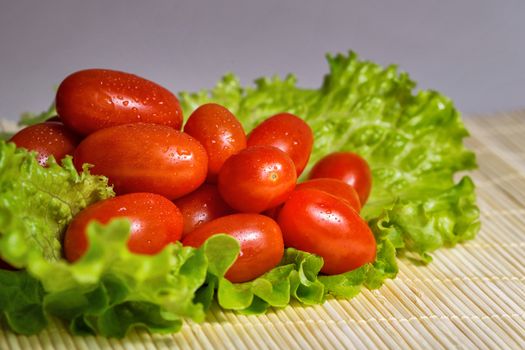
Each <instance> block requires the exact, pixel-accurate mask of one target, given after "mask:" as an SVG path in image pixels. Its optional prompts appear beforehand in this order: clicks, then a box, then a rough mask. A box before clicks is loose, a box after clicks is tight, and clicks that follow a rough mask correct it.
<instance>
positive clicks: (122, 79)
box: [56, 69, 182, 135]
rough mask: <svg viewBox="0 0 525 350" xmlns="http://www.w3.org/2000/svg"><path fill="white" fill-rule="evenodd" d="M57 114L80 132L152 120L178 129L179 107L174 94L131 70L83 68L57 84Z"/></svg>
mask: <svg viewBox="0 0 525 350" xmlns="http://www.w3.org/2000/svg"><path fill="white" fill-rule="evenodd" d="M56 108H57V112H58V115H59V116H60V118H61V119H62V121H63V122H64V124H66V125H67V126H68V127H70V128H71V129H72V130H74V131H76V132H78V133H79V134H82V135H87V134H90V133H92V132H94V131H96V130H99V129H103V128H107V127H110V126H115V125H122V124H128V123H137V122H143V123H155V124H162V125H167V126H171V127H173V128H175V129H177V130H180V128H181V126H182V109H181V107H180V104H179V100H177V97H175V95H174V94H172V93H171V92H169V91H168V90H166V89H165V88H163V87H162V86H159V85H157V84H155V83H154V82H151V81H149V80H146V79H144V78H141V77H138V76H136V75H133V74H129V73H124V72H119V71H114V70H108V69H86V70H81V71H78V72H76V73H73V74H71V75H70V76H68V77H67V78H66V79H64V81H62V83H61V84H60V86H59V87H58V91H57V95H56Z"/></svg>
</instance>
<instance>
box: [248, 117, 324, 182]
mask: <svg viewBox="0 0 525 350" xmlns="http://www.w3.org/2000/svg"><path fill="white" fill-rule="evenodd" d="M313 142H314V135H313V132H312V129H311V128H310V126H309V125H308V124H306V122H305V121H304V120H302V119H301V118H299V117H297V116H295V115H293V114H290V113H279V114H276V115H274V116H272V117H270V118H268V119H266V120H265V121H263V122H262V123H261V124H259V125H258V126H257V127H255V128H254V129H253V130H252V131H251V132H250V134H249V135H248V147H251V146H264V145H266V146H274V147H277V148H279V149H280V150H281V151H283V152H285V153H286V154H288V155H289V156H290V158H292V160H293V162H294V164H295V169H296V171H297V177H299V176H300V175H301V173H302V172H303V170H304V168H305V167H306V164H307V163H308V159H310V154H311V153H312V146H313Z"/></svg>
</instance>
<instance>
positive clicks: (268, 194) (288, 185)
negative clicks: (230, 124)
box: [219, 146, 297, 213]
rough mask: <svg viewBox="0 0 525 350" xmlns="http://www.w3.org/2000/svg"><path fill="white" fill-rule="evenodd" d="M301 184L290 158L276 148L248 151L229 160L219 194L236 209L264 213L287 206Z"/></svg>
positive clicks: (267, 147) (221, 174)
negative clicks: (285, 203)
mask: <svg viewBox="0 0 525 350" xmlns="http://www.w3.org/2000/svg"><path fill="white" fill-rule="evenodd" d="M296 180H297V176H296V171H295V166H294V164H293V162H292V160H291V159H290V157H289V156H288V155H287V154H286V153H284V152H283V151H281V150H280V149H278V148H275V147H272V146H254V147H248V148H245V149H244V150H242V151H241V152H239V153H237V154H236V155H233V156H231V157H230V158H228V159H227V160H226V162H225V163H224V165H223V166H222V168H221V171H220V172H219V192H220V194H221V196H222V198H223V199H224V200H225V201H226V203H228V204H229V205H230V206H231V207H232V208H234V209H236V210H238V211H241V212H248V213H260V212H262V211H264V210H266V209H270V208H272V207H275V206H277V205H279V204H281V203H283V202H284V201H285V200H286V198H288V195H289V194H290V193H291V192H292V191H293V189H294V187H295V182H296Z"/></svg>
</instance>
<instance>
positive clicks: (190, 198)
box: [174, 184, 233, 237]
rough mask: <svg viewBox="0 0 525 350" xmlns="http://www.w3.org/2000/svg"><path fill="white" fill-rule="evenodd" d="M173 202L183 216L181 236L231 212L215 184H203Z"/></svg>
mask: <svg viewBox="0 0 525 350" xmlns="http://www.w3.org/2000/svg"><path fill="white" fill-rule="evenodd" d="M174 203H175V204H176V205H177V207H178V208H179V209H180V211H181V213H182V216H183V217H184V229H183V231H182V237H184V236H186V235H187V234H188V233H190V232H191V231H193V230H194V229H196V228H197V227H199V226H201V225H202V224H204V223H206V222H208V221H211V220H214V219H217V218H220V217H221V216H225V215H228V214H231V213H232V212H233V209H232V208H230V206H229V205H228V204H226V202H225V201H224V200H223V199H222V197H221V195H220V194H219V190H218V189H217V186H215V185H210V184H204V185H202V186H201V187H199V188H198V189H197V190H195V191H193V192H192V193H190V194H187V195H185V196H184V197H181V198H179V199H176V200H175V201H174Z"/></svg>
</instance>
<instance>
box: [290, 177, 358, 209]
mask: <svg viewBox="0 0 525 350" xmlns="http://www.w3.org/2000/svg"><path fill="white" fill-rule="evenodd" d="M304 188H314V189H317V190H321V191H324V192H328V193H330V194H331V195H332V196H335V197H337V198H339V199H341V200H342V201H343V202H345V203H346V204H348V205H349V206H351V207H352V208H353V209H354V210H355V211H357V212H358V213H359V212H360V211H361V201H360V200H359V195H358V194H357V192H356V190H355V189H354V188H353V187H352V186H350V185H349V184H347V183H346V182H344V181H342V180H339V179H332V178H328V177H326V178H319V179H312V180H307V181H305V182H301V183H300V184H297V186H295V189H296V190H299V189H304Z"/></svg>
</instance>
